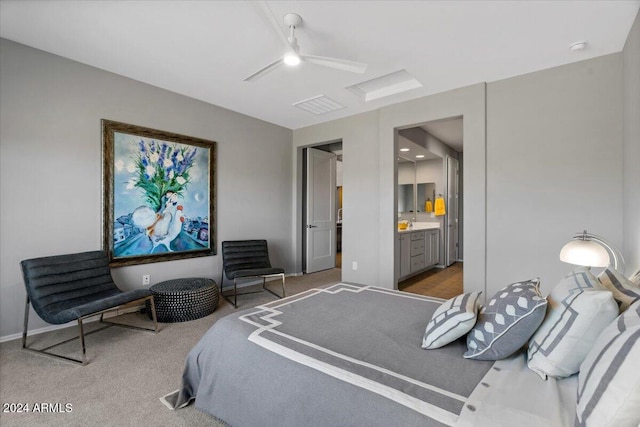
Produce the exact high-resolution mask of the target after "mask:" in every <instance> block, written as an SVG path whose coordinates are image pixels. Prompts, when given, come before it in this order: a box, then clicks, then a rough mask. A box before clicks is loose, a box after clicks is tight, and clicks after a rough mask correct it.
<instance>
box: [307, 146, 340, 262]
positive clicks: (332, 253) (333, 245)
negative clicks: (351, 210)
mask: <svg viewBox="0 0 640 427" xmlns="http://www.w3.org/2000/svg"><path fill="white" fill-rule="evenodd" d="M310 150H314V151H315V152H316V153H318V154H319V155H321V157H322V158H324V159H329V160H330V161H331V164H332V165H333V166H332V167H331V169H332V174H333V175H332V176H330V186H331V187H332V188H331V189H330V196H331V197H330V198H329V199H330V201H329V206H330V210H331V212H330V214H329V221H328V222H329V227H331V226H332V227H333V236H332V238H331V239H330V249H329V257H331V258H332V259H333V262H332V264H333V265H332V266H331V267H327V268H324V265H323V266H322V268H319V266H318V265H312V266H311V268H310V266H309V261H310V259H312V258H309V248H310V247H311V246H314V245H313V244H312V243H310V238H311V237H310V235H311V234H313V231H315V230H312V228H315V227H316V225H314V224H310V223H309V222H314V223H315V224H318V227H320V228H319V230H320V231H322V230H327V228H326V226H327V221H314V219H311V220H310V218H309V209H308V208H309V206H310V198H309V194H310V191H309V189H310V188H311V187H312V186H313V184H311V180H310V179H309V178H310V175H311V174H310V173H309V169H310V166H313V165H314V164H315V163H313V162H311V161H310V159H311V158H312V156H313V157H314V158H315V156H316V154H315V153H312V152H311V151H310ZM305 151H306V156H304V157H305V158H304V162H305V163H304V168H303V171H304V173H303V178H304V181H305V186H304V188H305V191H304V193H303V210H302V211H303V224H304V227H303V241H304V246H303V248H302V250H303V272H305V273H315V272H317V271H322V270H326V269H329V268H335V266H336V252H337V227H336V221H337V206H336V194H337V191H336V174H337V170H336V164H337V163H336V157H337V156H336V154H334V153H333V152H331V151H324V150H318V149H316V148H314V147H307V148H306V149H305ZM320 153H322V154H320ZM313 167H315V166H313ZM313 182H315V180H314V181H313ZM315 200H316V199H314V200H312V202H315ZM329 257H323V258H322V259H323V261H321V263H322V264H324V263H325V262H327V261H330V260H329V259H328V258H329ZM316 264H317V263H316ZM329 264H331V262H329V263H328V264H327V265H329ZM309 269H311V270H312V271H309Z"/></svg>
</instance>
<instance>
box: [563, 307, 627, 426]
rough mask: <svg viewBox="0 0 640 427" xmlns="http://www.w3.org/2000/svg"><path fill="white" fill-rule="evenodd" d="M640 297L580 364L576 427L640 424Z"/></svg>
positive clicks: (611, 325)
mask: <svg viewBox="0 0 640 427" xmlns="http://www.w3.org/2000/svg"><path fill="white" fill-rule="evenodd" d="M639 360H640V301H639V302H636V303H634V304H633V305H631V306H630V307H629V309H628V310H626V311H625V312H624V313H622V314H621V315H620V316H618V318H617V319H616V320H615V321H613V322H612V323H611V324H609V325H608V326H607V327H606V328H605V329H604V330H603V331H602V333H601V334H600V335H599V336H598V339H597V340H596V342H595V344H594V345H593V348H592V349H591V351H590V352H589V354H587V357H586V358H585V359H584V362H582V365H580V373H579V374H578V404H577V406H576V422H575V426H576V427H583V426H634V427H635V426H638V425H640V369H638V361H639Z"/></svg>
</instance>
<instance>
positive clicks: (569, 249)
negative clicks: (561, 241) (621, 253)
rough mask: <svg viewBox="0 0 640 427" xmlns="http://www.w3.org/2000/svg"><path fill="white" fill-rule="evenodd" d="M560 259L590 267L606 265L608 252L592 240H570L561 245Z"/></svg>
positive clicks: (607, 263)
mask: <svg viewBox="0 0 640 427" xmlns="http://www.w3.org/2000/svg"><path fill="white" fill-rule="evenodd" d="M560 261H564V262H567V263H569V264H576V265H586V266H590V267H607V266H608V265H609V253H608V252H607V250H606V249H605V248H604V247H603V246H602V245H601V244H599V243H597V242H595V241H593V240H581V239H576V240H572V241H570V242H569V243H567V244H566V245H564V246H563V247H562V250H561V251H560Z"/></svg>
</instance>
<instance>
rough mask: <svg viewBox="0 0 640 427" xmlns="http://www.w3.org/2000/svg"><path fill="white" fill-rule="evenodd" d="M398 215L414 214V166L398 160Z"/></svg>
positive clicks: (410, 162) (409, 161)
mask: <svg viewBox="0 0 640 427" xmlns="http://www.w3.org/2000/svg"><path fill="white" fill-rule="evenodd" d="M398 161H399V162H398V213H409V212H415V209H416V205H415V200H416V199H415V184H416V164H415V163H414V162H413V161H411V160H408V159H403V158H401V157H399V158H398Z"/></svg>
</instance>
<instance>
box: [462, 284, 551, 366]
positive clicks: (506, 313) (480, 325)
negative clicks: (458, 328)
mask: <svg viewBox="0 0 640 427" xmlns="http://www.w3.org/2000/svg"><path fill="white" fill-rule="evenodd" d="M546 310H547V300H546V299H545V298H544V297H543V296H542V294H541V293H540V280H539V279H533V280H526V281H524V282H518V283H513V284H511V285H509V286H506V287H504V288H502V289H501V290H500V291H498V292H497V293H496V294H495V295H494V296H493V298H491V300H490V301H489V302H488V303H487V305H485V306H483V307H482V308H481V309H480V314H479V315H478V322H477V323H476V325H475V326H474V327H473V329H472V330H471V332H469V333H468V334H467V351H466V352H465V353H464V355H463V357H465V358H467V359H476V360H500V359H504V358H506V357H509V356H511V355H512V354H513V353H515V352H516V351H518V350H519V349H520V348H521V347H522V346H523V345H524V344H526V343H527V341H528V340H529V338H530V337H531V335H533V333H534V332H535V331H536V329H538V326H540V323H542V320H543V319H544V315H545V312H546Z"/></svg>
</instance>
